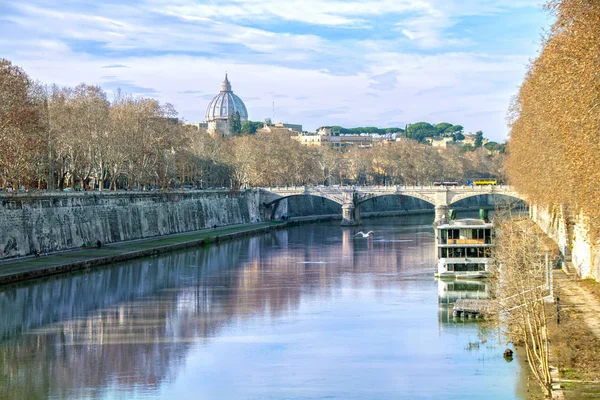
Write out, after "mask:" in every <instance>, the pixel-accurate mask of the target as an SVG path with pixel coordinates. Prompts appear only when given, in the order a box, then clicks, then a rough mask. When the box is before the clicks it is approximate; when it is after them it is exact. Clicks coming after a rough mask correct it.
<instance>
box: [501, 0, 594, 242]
mask: <svg viewBox="0 0 600 400" xmlns="http://www.w3.org/2000/svg"><path fill="white" fill-rule="evenodd" d="M546 7H547V9H548V10H550V12H551V13H553V14H554V15H555V16H556V22H555V23H554V25H553V26H552V28H551V30H550V32H549V34H548V36H547V38H546V40H545V42H544V44H543V48H542V50H541V53H540V55H539V57H538V58H537V59H536V60H535V61H533V62H532V63H531V65H530V67H529V71H528V73H527V75H526V77H525V81H524V83H523V85H522V86H521V89H520V91H519V94H518V96H517V97H516V99H515V101H514V104H513V106H512V108H511V111H510V114H509V116H510V120H511V133H510V142H509V157H508V160H507V171H508V175H509V177H510V181H511V183H512V184H513V185H514V186H515V188H516V189H517V190H518V191H519V192H521V193H525V194H527V195H528V196H529V197H530V199H531V200H532V201H533V202H534V203H538V204H542V205H549V206H551V207H552V206H558V205H560V204H564V205H568V206H569V207H571V208H572V210H571V211H573V212H575V214H577V213H579V212H581V213H582V214H583V215H584V216H586V217H588V218H590V223H591V226H594V227H596V229H595V230H594V231H595V232H592V234H593V235H596V237H597V234H598V227H599V226H600V224H599V222H600V212H599V210H600V195H599V190H598V189H599V188H600V2H599V1H598V0H563V1H559V0H552V1H549V2H548V3H547V4H546Z"/></svg>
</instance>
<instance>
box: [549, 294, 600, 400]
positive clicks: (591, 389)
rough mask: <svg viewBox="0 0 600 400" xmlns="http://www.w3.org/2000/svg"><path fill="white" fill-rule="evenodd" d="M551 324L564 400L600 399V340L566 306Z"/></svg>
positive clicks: (573, 310) (550, 328)
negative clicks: (558, 320) (557, 318)
mask: <svg viewBox="0 0 600 400" xmlns="http://www.w3.org/2000/svg"><path fill="white" fill-rule="evenodd" d="M559 316H560V324H558V323H557V320H556V318H554V319H553V320H552V321H549V324H548V329H549V335H550V346H551V352H552V356H553V359H554V360H555V362H554V364H555V365H556V366H557V367H558V369H559V371H560V377H561V386H562V387H563V388H564V390H565V391H564V393H565V399H567V400H569V399H573V400H576V399H577V400H579V399H581V400H588V399H600V340H598V339H596V337H595V336H594V334H593V333H592V332H591V331H590V329H589V328H588V326H587V324H586V322H585V321H584V319H583V316H582V315H581V313H580V312H578V311H577V309H575V308H572V307H569V304H565V305H564V307H563V309H562V310H561V311H560V313H559Z"/></svg>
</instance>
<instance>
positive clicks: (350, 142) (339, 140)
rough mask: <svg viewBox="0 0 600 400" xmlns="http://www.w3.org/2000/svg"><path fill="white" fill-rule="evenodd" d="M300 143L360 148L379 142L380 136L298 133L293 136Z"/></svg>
mask: <svg viewBox="0 0 600 400" xmlns="http://www.w3.org/2000/svg"><path fill="white" fill-rule="evenodd" d="M293 138H294V139H296V140H297V141H298V142H300V144H302V145H304V146H309V147H319V146H331V147H335V148H346V147H350V146H358V147H362V148H367V147H373V145H374V144H375V143H378V142H381V141H382V140H381V139H380V138H374V137H372V136H369V135H339V136H328V135H321V134H318V135H298V136H294V137H293Z"/></svg>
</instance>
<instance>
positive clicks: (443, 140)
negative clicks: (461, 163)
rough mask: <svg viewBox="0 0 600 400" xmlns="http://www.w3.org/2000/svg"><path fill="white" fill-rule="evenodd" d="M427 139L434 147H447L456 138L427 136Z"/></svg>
mask: <svg viewBox="0 0 600 400" xmlns="http://www.w3.org/2000/svg"><path fill="white" fill-rule="evenodd" d="M425 141H427V143H429V144H431V146H432V147H442V148H446V147H448V146H451V145H452V144H454V139H453V138H451V137H426V138H425Z"/></svg>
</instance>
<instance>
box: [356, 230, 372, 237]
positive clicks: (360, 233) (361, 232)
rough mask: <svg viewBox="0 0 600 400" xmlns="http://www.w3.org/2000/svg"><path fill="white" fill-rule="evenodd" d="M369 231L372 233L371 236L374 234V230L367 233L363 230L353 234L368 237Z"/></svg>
mask: <svg viewBox="0 0 600 400" xmlns="http://www.w3.org/2000/svg"><path fill="white" fill-rule="evenodd" d="M371 233H372V234H373V236H375V232H373V231H369V232H367V233H364V232H363V231H360V232H358V233H357V234H355V235H354V236H358V235H361V236H362V237H364V238H368V237H369V235H370V234H371Z"/></svg>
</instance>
